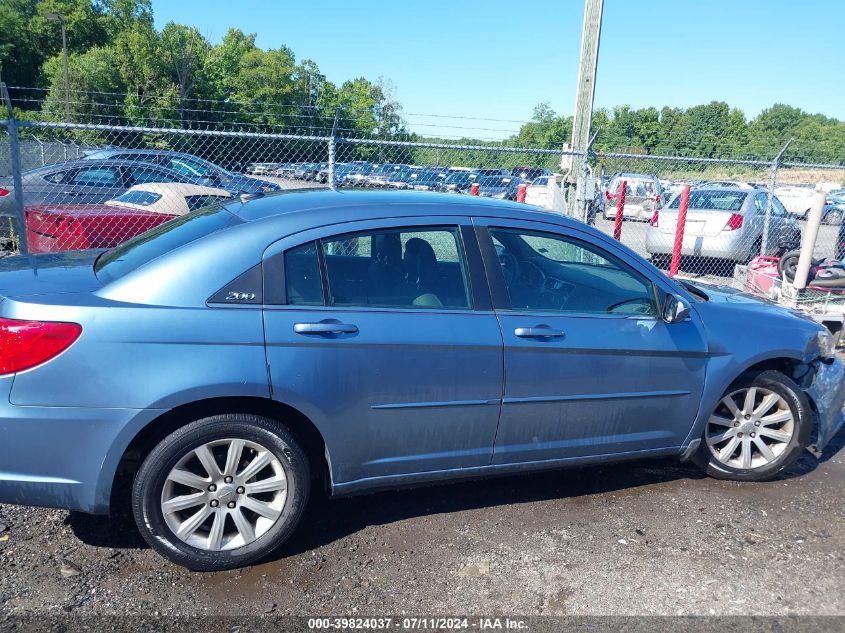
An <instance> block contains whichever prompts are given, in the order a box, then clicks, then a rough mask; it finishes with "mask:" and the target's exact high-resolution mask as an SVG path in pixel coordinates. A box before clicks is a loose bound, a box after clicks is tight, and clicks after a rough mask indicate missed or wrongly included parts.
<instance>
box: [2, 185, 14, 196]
mask: <svg viewBox="0 0 845 633" xmlns="http://www.w3.org/2000/svg"><path fill="white" fill-rule="evenodd" d="M10 193H12V192H11V191H9V190H8V189H3V187H0V198H5V197H6V196H8V195H9V194H10Z"/></svg>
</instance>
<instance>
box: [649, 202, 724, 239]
mask: <svg viewBox="0 0 845 633" xmlns="http://www.w3.org/2000/svg"><path fill="white" fill-rule="evenodd" d="M731 215H732V214H731V213H730V212H729V211H720V210H716V209H690V210H689V211H687V220H686V223H685V224H684V235H694V236H696V237H701V236H703V237H715V236H716V235H718V234H719V233H721V232H722V230H723V229H724V228H725V227H726V226H727V224H728V220H730V218H731ZM677 226H678V212H677V211H676V210H674V209H661V210H660V212H659V213H658V221H657V228H658V229H659V230H660V232H661V233H669V234H672V235H674V234H675V230H676V229H677Z"/></svg>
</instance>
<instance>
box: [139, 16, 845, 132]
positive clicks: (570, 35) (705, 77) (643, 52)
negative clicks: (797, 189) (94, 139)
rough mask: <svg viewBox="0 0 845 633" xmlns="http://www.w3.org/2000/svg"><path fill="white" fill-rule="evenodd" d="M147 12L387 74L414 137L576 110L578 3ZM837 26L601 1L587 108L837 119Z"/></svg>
mask: <svg viewBox="0 0 845 633" xmlns="http://www.w3.org/2000/svg"><path fill="white" fill-rule="evenodd" d="M153 10H154V15H155V20H156V25H157V26H158V27H159V28H160V27H162V26H164V24H165V23H166V22H168V21H170V20H174V21H177V22H181V23H184V24H189V25H193V26H196V27H197V28H199V29H200V31H201V32H202V33H203V34H204V35H206V36H207V37H208V38H209V39H210V40H211V41H212V42H219V41H220V40H221V38H222V37H223V35H224V34H225V32H226V30H227V29H228V28H229V27H236V28H240V29H241V30H243V31H245V32H247V33H256V34H257V35H258V38H257V43H258V45H259V46H261V47H263V48H272V47H277V46H280V45H282V44H285V45H287V46H289V47H290V48H291V49H292V50H293V51H294V53H295V54H296V56H297V59H304V58H310V59H313V60H314V61H315V62H317V64H318V66H319V67H320V69H321V71H322V72H323V73H324V74H325V75H326V76H327V77H328V78H329V79H330V80H331V81H333V82H335V83H341V82H343V81H344V80H345V79H351V78H354V77H356V76H364V77H367V78H369V79H376V78H377V77H379V76H383V77H385V78H388V79H390V80H391V81H392V82H393V85H394V86H395V90H396V92H395V96H396V98H397V99H398V100H399V102H400V103H402V105H403V107H404V111H405V116H406V119H407V120H408V121H409V123H410V124H411V126H412V128H413V129H414V130H415V131H417V132H421V133H427V134H437V135H443V136H449V135H460V130H458V129H456V128H458V127H462V128H471V130H470V131H471V133H472V135H473V136H477V137H490V138H501V137H503V136H507V135H509V134H510V133H512V132H513V131H515V130H516V129H518V127H519V123H518V121H525V120H527V119H529V118H530V117H531V114H532V111H533V109H534V106H535V105H536V104H538V103H541V102H544V101H545V102H549V103H550V104H551V106H552V107H553V108H554V109H555V110H556V111H558V112H561V113H567V114H568V113H570V112H571V110H572V108H573V105H574V101H575V84H576V78H577V72H578V54H579V48H580V38H581V22H582V17H583V16H582V14H583V1H582V0H530V1H529V2H520V1H518V0H507V1H506V0H451V1H444V0H356V1H354V2H349V1H340V0H322V1H321V2H313V1H311V0H304V1H303V0H295V1H291V0H276V1H273V2H270V1H268V0H265V1H260V0H238V2H232V1H231V0H178V1H177V0H153ZM843 23H845V2H842V1H841V0H706V1H705V0H605V3H604V22H603V27H602V39H601V49H600V52H599V66H598V77H597V82H596V107H610V106H613V105H619V104H629V105H631V106H633V107H635V108H637V107H643V106H651V105H653V106H657V107H661V106H663V105H670V106H681V107H683V106H690V105H695V104H699V103H707V102H709V101H712V100H722V101H726V102H727V103H729V104H730V105H731V106H736V107H739V108H741V109H742V110H743V111H744V112H745V113H746V116H748V117H749V118H750V117H753V116H754V115H756V114H757V113H759V112H760V110H762V109H763V108H766V107H768V106H770V105H772V104H773V103H776V102H782V103H788V104H790V105H794V106H797V107H800V108H803V109H804V110H807V111H809V112H813V113H815V112H821V113H822V114H825V115H827V116H831V117H836V118H838V119H843V120H845V81H843V80H845V40H843V38H842V37H841V36H840V35H839V34H838V33H837V30H838V26H837V25H841V24H843ZM423 115H428V116H423ZM430 115H442V116H440V117H436V116H430ZM445 116H448V117H471V119H460V118H443V117H445ZM484 119H500V120H499V121H492V120H484ZM450 126H454V127H450Z"/></svg>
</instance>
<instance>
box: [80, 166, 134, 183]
mask: <svg viewBox="0 0 845 633" xmlns="http://www.w3.org/2000/svg"><path fill="white" fill-rule="evenodd" d="M71 183H72V184H74V185H78V186H80V187H120V186H121V185H122V183H121V181H120V176H119V175H118V173H117V170H116V169H112V168H109V167H101V168H97V167H93V168H91V169H80V170H79V171H78V172H76V173H75V174H74V175H73V177H72V178H71Z"/></svg>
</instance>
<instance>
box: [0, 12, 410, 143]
mask: <svg viewBox="0 0 845 633" xmlns="http://www.w3.org/2000/svg"><path fill="white" fill-rule="evenodd" d="M54 13H55V14H60V15H62V16H64V18H65V20H66V24H67V33H68V50H69V64H68V66H69V76H70V81H69V84H70V89H71V91H70V98H69V100H68V101H69V102H70V103H69V105H68V104H66V95H65V84H64V74H63V70H64V69H63V59H62V40H61V25H60V24H59V23H58V22H57V21H55V20H51V19H50V18H49V14H54ZM0 23H2V24H3V25H4V27H3V29H2V30H0V76H2V80H3V81H5V82H6V83H7V84H8V85H10V86H26V87H32V88H34V90H17V91H14V93H13V101H14V102H15V104H16V105H17V106H19V107H20V108H21V111H22V116H24V117H30V118H37V117H38V116H42V117H45V118H50V119H52V120H56V119H61V118H63V117H64V115H65V108H66V107H67V109H68V110H69V112H70V115H71V116H70V118H71V119H72V120H74V121H84V122H102V123H106V122H108V123H112V124H129V125H148V126H150V125H167V126H168V127H173V126H174V125H176V126H177V127H187V128H204V127H208V128H211V127H219V126H221V125H223V124H229V125H231V126H237V125H248V126H251V127H252V128H259V129H260V128H272V129H273V130H274V131H283V132H286V133H293V134H312V135H313V134H320V135H324V134H326V133H327V130H328V131H331V130H332V129H333V128H336V129H338V130H339V131H340V132H341V133H344V134H347V135H350V136H367V137H375V138H395V137H401V136H402V134H403V133H404V122H403V121H402V118H401V116H400V109H399V105H398V103H397V102H396V101H395V99H393V97H392V87H391V85H390V83H389V82H387V81H385V80H382V79H376V80H370V79H367V78H364V77H358V78H355V79H351V80H348V81H344V82H343V83H342V84H340V85H336V84H334V83H332V82H331V81H329V80H328V79H327V78H326V76H325V75H324V74H323V73H321V72H320V69H319V67H318V66H317V64H316V63H315V62H314V61H312V60H308V59H304V60H297V59H296V57H295V55H294V52H293V51H292V50H291V49H290V48H289V47H287V46H285V45H279V46H278V47H277V48H269V49H262V48H260V47H258V46H257V45H256V43H255V39H256V35H255V34H254V33H253V34H247V33H244V32H243V31H241V30H239V29H229V30H228V31H227V32H226V34H225V36H224V37H223V40H222V41H221V42H220V43H219V44H211V43H210V42H209V41H208V40H207V39H206V38H205V37H204V36H203V35H202V33H200V32H199V30H198V29H196V28H195V27H192V26H186V25H183V24H177V23H175V22H169V23H168V24H166V25H165V26H164V27H163V28H162V29H161V30H160V31H159V30H157V29H156V28H155V26H154V23H153V12H152V6H151V3H150V0H93V1H92V0H0Z"/></svg>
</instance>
